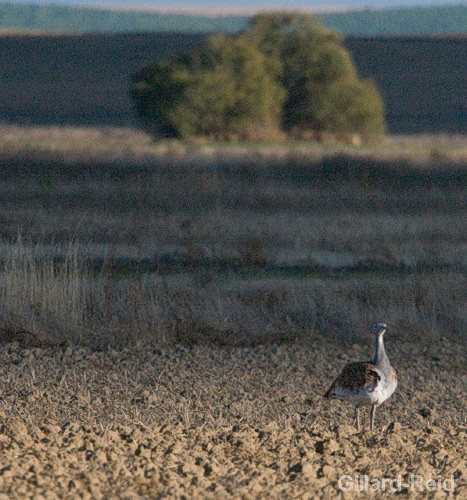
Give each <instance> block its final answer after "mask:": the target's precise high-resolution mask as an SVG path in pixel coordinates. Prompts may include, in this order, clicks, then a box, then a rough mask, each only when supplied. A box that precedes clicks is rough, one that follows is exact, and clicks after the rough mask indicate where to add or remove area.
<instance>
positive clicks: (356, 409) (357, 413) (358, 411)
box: [355, 406, 360, 432]
mask: <svg viewBox="0 0 467 500" xmlns="http://www.w3.org/2000/svg"><path fill="white" fill-rule="evenodd" d="M355 419H356V421H357V432H360V408H359V407H358V406H356V407H355Z"/></svg>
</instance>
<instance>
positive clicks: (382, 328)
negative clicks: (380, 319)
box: [373, 323, 387, 337]
mask: <svg viewBox="0 0 467 500" xmlns="http://www.w3.org/2000/svg"><path fill="white" fill-rule="evenodd" d="M386 328H387V327H386V323H375V324H374V326H373V334H374V335H376V336H377V337H379V336H380V335H384V333H385V332H386Z"/></svg>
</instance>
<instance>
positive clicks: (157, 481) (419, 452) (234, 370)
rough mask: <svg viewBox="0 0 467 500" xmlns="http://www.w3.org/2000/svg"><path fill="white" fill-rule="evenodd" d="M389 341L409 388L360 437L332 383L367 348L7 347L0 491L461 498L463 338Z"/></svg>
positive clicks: (464, 486) (464, 473)
mask: <svg viewBox="0 0 467 500" xmlns="http://www.w3.org/2000/svg"><path fill="white" fill-rule="evenodd" d="M386 336H387V344H388V351H389V355H390V357H391V359H392V360H393V365H394V366H395V368H396V370H397V373H398V376H399V381H400V383H399V387H398V390H397V391H396V393H395V395H394V396H393V397H392V398H391V399H390V400H388V401H387V402H385V403H384V404H383V405H382V406H381V407H380V408H379V410H378V411H377V427H378V428H377V430H376V431H375V432H370V431H368V430H366V431H364V432H363V433H361V434H358V433H356V430H355V428H354V426H353V421H352V419H353V410H352V408H350V407H349V406H347V405H346V404H342V403H339V402H331V403H329V402H327V401H325V400H324V399H323V398H322V393H323V392H324V391H325V389H326V388H327V386H328V385H329V384H330V382H331V381H332V379H333V377H334V376H335V375H337V373H338V371H339V370H340V369H341V368H342V366H343V365H344V364H345V362H346V361H348V360H357V359H366V358H368V357H369V356H370V355H371V350H372V349H371V348H370V346H368V347H362V346H361V345H346V346H343V345H337V344H334V343H331V342H327V343H321V344H320V343H312V342H310V343H309V344H301V345H269V346H258V347H252V348H234V349H230V350H229V349H220V348H216V347H213V346H209V345H201V346H194V347H180V346H179V347H172V348H164V349H158V348H153V347H151V346H149V345H146V346H136V347H135V346H133V347H132V348H127V349H122V350H112V349H110V350H106V351H102V350H100V351H99V350H94V351H93V350H91V349H87V348H78V347H70V346H69V347H65V346H64V347H61V348H55V349H53V350H52V349H37V348H35V349H26V348H20V347H19V346H18V344H15V343H14V344H9V345H4V346H3V347H2V348H1V351H0V366H1V368H0V380H1V394H2V400H3V402H2V404H1V406H0V419H1V422H2V425H1V430H0V463H1V469H0V492H1V494H0V499H1V500H3V499H7V498H8V499H13V498H18V499H19V498H34V499H42V498H87V499H101V498H102V499H109V498H115V499H136V498H143V499H153V498H154V499H159V498H177V499H191V498H200V499H204V498H206V499H224V498H226V499H227V498H238V499H240V498H243V499H260V498H265V499H266V498H273V499H299V498H300V499H305V500H311V499H315V498H322V499H330V498H344V499H347V498H390V497H393V495H394V492H392V491H389V492H385V493H382V492H356V491H347V492H344V491H342V490H341V489H339V483H338V481H339V478H340V477H341V476H343V475H349V476H352V477H354V476H355V475H362V476H365V475H368V477H369V478H370V479H371V478H379V479H382V478H390V479H392V478H397V477H398V476H399V475H400V476H401V481H402V484H404V483H405V482H410V480H411V477H412V475H414V474H419V475H422V476H423V478H424V480H430V479H435V480H437V479H438V477H439V476H440V477H441V479H443V480H445V479H448V478H454V484H455V489H454V491H453V492H451V493H449V492H445V491H437V490H436V491H434V492H429V491H426V490H425V491H419V490H418V489H415V490H414V491H411V490H410V488H408V487H402V488H401V491H399V492H398V493H399V496H398V497H399V498H453V497H455V498H459V499H462V498H466V497H467V422H466V413H465V407H466V389H467V378H466V372H467V365H466V364H465V359H466V358H465V346H462V345H456V344H454V343H446V342H438V343H435V344H432V345H427V344H424V343H423V342H414V343H409V342H402V341H400V340H398V338H399V334H398V332H392V333H391V334H389V333H388V334H387V335H386ZM366 417H367V415H366ZM343 484H344V486H345V485H347V483H345V482H344V483H343Z"/></svg>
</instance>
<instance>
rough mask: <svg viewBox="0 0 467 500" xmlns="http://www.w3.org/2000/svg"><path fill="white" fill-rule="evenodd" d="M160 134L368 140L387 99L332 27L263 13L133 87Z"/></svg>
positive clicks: (141, 112)
mask: <svg viewBox="0 0 467 500" xmlns="http://www.w3.org/2000/svg"><path fill="white" fill-rule="evenodd" d="M131 93H132V97H133V100H134V102H135V106H136V110H137V112H138V116H139V117H140V118H141V120H142V122H143V124H144V125H145V127H146V128H147V129H148V130H150V131H151V132H152V133H153V134H154V135H155V136H157V137H181V138H189V137H207V138H211V139H216V140H271V139H277V138H278V137H279V136H280V135H281V134H280V131H281V130H282V131H283V132H284V133H285V134H288V135H289V136H291V137H293V138H314V139H318V140H322V139H330V138H332V139H335V140H353V138H354V137H356V136H358V138H359V139H358V140H371V139H374V138H377V137H379V136H380V135H381V134H382V133H383V132H384V117H383V103H382V100H381V98H380V96H379V93H378V91H377V89H376V87H375V86H374V85H373V83H372V82H370V81H366V80H362V79H360V78H359V76H358V74H357V71H356V69H355V66H354V64H353V62H352V59H351V57H350V54H349V53H348V51H347V50H346V49H345V47H344V46H343V44H342V39H341V37H340V36H339V35H337V34H336V33H334V32H332V31H330V30H328V29H325V28H323V27H322V26H321V24H320V23H319V22H318V21H317V19H316V18H315V17H313V16H310V15H305V14H297V13H264V14H259V15H257V16H255V17H253V18H252V20H251V21H250V24H249V26H248V29H247V30H246V31H245V32H244V33H243V34H242V35H240V36H238V37H233V36H225V35H217V36H211V37H209V38H208V39H207V41H206V42H205V43H204V44H202V45H201V46H200V47H199V48H197V49H196V50H195V51H193V52H191V53H189V54H186V55H184V56H179V57H175V58H170V59H166V60H164V61H161V62H159V63H156V64H154V65H152V66H151V67H149V68H146V69H144V70H143V71H142V72H141V73H139V74H138V75H136V76H135V77H134V79H133V84H132V88H131Z"/></svg>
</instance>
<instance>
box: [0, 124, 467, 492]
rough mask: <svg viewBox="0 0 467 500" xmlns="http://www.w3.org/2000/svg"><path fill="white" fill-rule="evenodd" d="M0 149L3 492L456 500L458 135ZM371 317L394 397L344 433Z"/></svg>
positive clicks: (8, 132)
mask: <svg viewBox="0 0 467 500" xmlns="http://www.w3.org/2000/svg"><path fill="white" fill-rule="evenodd" d="M4 132H5V133H4V134H3V138H2V142H1V143H0V150H1V158H0V162H1V164H2V169H1V174H0V175H1V177H2V182H1V185H0V189H1V197H2V200H3V209H2V211H1V212H0V217H1V220H0V223H1V224H0V228H1V232H2V237H3V245H2V247H1V252H0V254H1V257H2V270H1V272H2V287H1V291H0V311H1V315H0V318H1V324H0V329H1V336H2V341H3V346H2V347H1V349H0V361H1V362H0V367H1V368H0V384H1V396H2V402H0V416H1V420H2V428H1V430H0V442H1V449H0V459H1V463H2V465H3V469H1V470H0V495H1V494H4V495H7V497H8V498H26V497H28V496H34V498H40V497H39V495H42V496H43V498H49V497H50V498H57V497H61V498H77V497H78V496H80V497H81V498H166V497H167V498H168V497H170V498H172V497H174V498H180V499H181V498H195V497H196V498H234V497H235V498H236V497H239V498H240V497H241V498H266V497H267V498H278V499H283V498H297V499H298V498H303V499H305V500H308V499H311V498H324V499H328V498H334V497H339V495H340V497H341V498H353V497H354V496H358V494H357V493H356V492H347V493H345V494H344V493H343V492H340V491H339V490H338V485H337V479H338V477H339V475H342V474H349V475H355V474H368V475H369V476H370V477H390V478H393V477H395V476H397V475H398V474H399V473H400V474H401V475H402V476H404V477H405V478H406V477H408V476H409V475H410V474H416V473H418V474H422V475H424V476H425V477H426V478H427V479H431V478H435V479H436V478H437V476H438V474H440V475H442V476H443V478H448V477H450V475H451V474H454V477H455V481H456V490H455V492H454V493H453V495H452V496H454V495H457V496H458V498H464V497H465V496H466V495H467V492H466V488H467V486H466V485H467V483H466V479H467V462H466V458H467V456H466V455H467V454H466V437H467V427H466V420H465V407H466V399H465V394H466V389H467V387H466V372H467V365H466V348H465V333H466V326H467V325H466V323H467V314H466V313H467V310H466V300H465V299H466V283H465V271H466V247H465V241H466V236H467V235H466V227H467V224H466V205H465V199H466V198H467V196H466V194H467V193H466V186H467V184H466V175H467V174H466V170H465V164H466V157H467V155H466V149H467V148H466V146H465V142H464V140H463V139H462V138H441V139H439V138H437V139H435V138H425V139H423V140H422V139H409V138H393V139H390V140H388V141H386V143H385V144H383V145H381V146H379V147H375V148H374V149H370V150H363V149H348V148H340V147H338V146H332V145H331V146H329V147H328V149H326V148H324V147H322V146H311V145H309V146H304V145H297V146H296V148H295V147H293V148H290V147H288V146H285V145H277V146H274V147H270V148H269V149H268V148H266V149H262V148H258V147H256V146H253V145H252V146H248V147H246V146H243V147H232V146H224V147H223V148H221V149H220V150H219V149H217V150H216V149H214V148H213V147H212V146H210V145H189V146H183V145H180V144H176V143H173V144H163V145H152V144H151V143H150V142H148V139H147V138H146V137H145V136H144V135H142V134H138V133H135V132H132V131H119V130H67V129H65V130H62V129H53V130H47V129H16V128H14V127H10V128H6V129H5V131H4ZM18 231H20V236H19V237H18ZM374 320H382V321H386V322H387V323H388V325H389V327H390V328H389V331H388V333H387V335H386V337H387V339H386V340H387V344H388V351H389V355H390V357H391V360H392V361H393V364H394V366H395V368H396V370H397V372H398V375H399V380H400V385H399V388H398V390H397V392H396V394H395V395H394V396H393V398H391V399H390V400H389V401H388V402H386V403H385V404H384V405H383V406H382V408H381V409H380V410H379V413H377V419H378V424H379V430H378V431H376V432H375V433H369V432H366V433H364V434H362V435H357V434H355V432H354V431H353V430H352V428H351V427H349V426H348V424H350V423H351V418H352V413H351V411H350V409H349V408H347V407H346V406H345V405H340V404H338V403H331V404H329V403H325V402H324V401H323V400H322V398H321V395H322V393H323V392H324V390H325V389H326V388H327V385H328V384H329V383H330V381H331V380H332V378H333V377H334V376H335V375H336V374H337V371H338V370H339V369H340V368H341V367H342V366H343V365H344V363H345V362H346V361H347V360H356V359H365V358H369V357H370V356H371V348H370V347H369V344H371V341H370V338H369V337H370V335H369V333H367V332H368V329H369V326H370V324H371V322H373V321H374ZM402 494H403V495H405V496H407V497H411V498H416V497H420V498H421V497H423V498H425V497H430V495H431V497H433V498H435V497H436V495H437V493H433V494H431V493H429V492H426V491H425V492H415V493H411V492H405V493H404V492H402ZM443 495H444V496H446V494H445V492H440V494H439V495H438V496H441V498H443ZM360 497H364V498H365V497H371V498H375V499H377V498H386V494H384V493H377V492H376V493H368V494H365V493H364V494H360ZM0 498H1V496H0ZM5 498H6V497H5Z"/></svg>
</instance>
